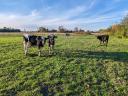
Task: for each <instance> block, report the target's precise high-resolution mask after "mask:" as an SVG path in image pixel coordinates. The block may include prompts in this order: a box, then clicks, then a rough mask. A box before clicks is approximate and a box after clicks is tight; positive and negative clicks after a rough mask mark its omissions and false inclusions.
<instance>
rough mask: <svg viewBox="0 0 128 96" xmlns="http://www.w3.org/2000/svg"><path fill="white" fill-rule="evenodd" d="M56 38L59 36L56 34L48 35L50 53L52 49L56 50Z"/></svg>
mask: <svg viewBox="0 0 128 96" xmlns="http://www.w3.org/2000/svg"><path fill="white" fill-rule="evenodd" d="M55 38H57V36H55V35H54V34H51V35H48V47H49V53H51V51H53V50H54V46H55Z"/></svg>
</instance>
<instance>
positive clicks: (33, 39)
mask: <svg viewBox="0 0 128 96" xmlns="http://www.w3.org/2000/svg"><path fill="white" fill-rule="evenodd" d="M46 40H47V38H45V37H43V36H35V35H29V34H24V35H23V44H24V52H25V55H27V52H28V48H29V47H31V46H36V47H37V48H38V50H39V53H38V55H39V56H40V55H41V47H44V45H45V42H46Z"/></svg>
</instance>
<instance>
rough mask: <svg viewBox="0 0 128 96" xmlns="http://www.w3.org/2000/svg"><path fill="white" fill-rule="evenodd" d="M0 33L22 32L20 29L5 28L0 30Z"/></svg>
mask: <svg viewBox="0 0 128 96" xmlns="http://www.w3.org/2000/svg"><path fill="white" fill-rule="evenodd" d="M0 32H21V30H20V29H14V28H8V27H3V28H0Z"/></svg>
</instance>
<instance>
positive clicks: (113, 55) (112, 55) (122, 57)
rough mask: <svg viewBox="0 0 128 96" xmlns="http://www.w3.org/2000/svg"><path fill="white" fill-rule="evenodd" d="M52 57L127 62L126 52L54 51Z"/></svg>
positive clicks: (127, 54)
mask: <svg viewBox="0 0 128 96" xmlns="http://www.w3.org/2000/svg"><path fill="white" fill-rule="evenodd" d="M53 56H59V57H67V58H95V59H103V60H105V59H110V60H114V61H118V62H128V52H104V51H84V50H66V49H63V50H56V51H55V53H54V55H53Z"/></svg>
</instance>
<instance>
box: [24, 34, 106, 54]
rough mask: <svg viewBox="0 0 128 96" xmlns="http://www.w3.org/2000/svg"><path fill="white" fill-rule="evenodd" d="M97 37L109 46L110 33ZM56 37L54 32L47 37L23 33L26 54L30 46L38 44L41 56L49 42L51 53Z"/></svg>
mask: <svg viewBox="0 0 128 96" xmlns="http://www.w3.org/2000/svg"><path fill="white" fill-rule="evenodd" d="M96 37H97V39H98V40H99V41H100V45H105V46H107V44H108V40H109V35H98V36H96ZM56 38H57V36H55V35H54V34H50V35H48V36H47V37H44V36H36V35H29V34H24V35H23V45H24V53H25V55H27V53H28V48H30V47H32V46H36V47H37V48H38V55H39V56H40V55H41V49H42V48H43V47H44V45H45V44H46V43H48V48H49V54H51V52H52V51H53V50H54V46H55V39H56Z"/></svg>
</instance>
